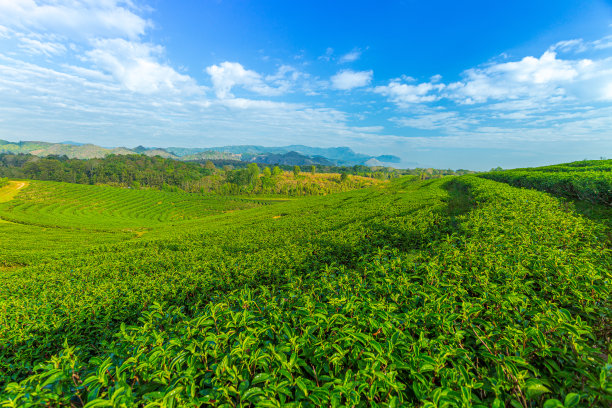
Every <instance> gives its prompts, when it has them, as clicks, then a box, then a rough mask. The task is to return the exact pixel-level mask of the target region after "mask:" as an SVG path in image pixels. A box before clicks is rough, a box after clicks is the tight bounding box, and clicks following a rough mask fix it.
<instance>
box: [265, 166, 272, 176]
mask: <svg viewBox="0 0 612 408" xmlns="http://www.w3.org/2000/svg"><path fill="white" fill-rule="evenodd" d="M263 175H264V176H265V177H272V170H270V168H269V167H266V168H264V169H263Z"/></svg>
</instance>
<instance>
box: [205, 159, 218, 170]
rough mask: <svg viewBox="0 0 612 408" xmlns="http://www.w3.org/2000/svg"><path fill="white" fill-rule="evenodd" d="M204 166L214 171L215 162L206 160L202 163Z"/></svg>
mask: <svg viewBox="0 0 612 408" xmlns="http://www.w3.org/2000/svg"><path fill="white" fill-rule="evenodd" d="M204 168H205V169H206V170H210V171H215V169H216V167H215V163H213V162H211V161H210V160H206V163H204Z"/></svg>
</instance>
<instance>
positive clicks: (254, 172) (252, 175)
mask: <svg viewBox="0 0 612 408" xmlns="http://www.w3.org/2000/svg"><path fill="white" fill-rule="evenodd" d="M247 171H248V174H249V184H251V185H253V184H255V183H256V182H257V179H258V178H259V173H260V172H261V171H260V170H259V166H258V165H257V163H250V164H249V165H248V166H247Z"/></svg>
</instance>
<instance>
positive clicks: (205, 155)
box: [179, 150, 242, 161]
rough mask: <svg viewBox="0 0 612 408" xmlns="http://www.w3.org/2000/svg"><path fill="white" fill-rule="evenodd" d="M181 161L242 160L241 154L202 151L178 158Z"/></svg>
mask: <svg viewBox="0 0 612 408" xmlns="http://www.w3.org/2000/svg"><path fill="white" fill-rule="evenodd" d="M179 160H183V161H204V160H242V155H241V154H234V153H226V152H217V151H215V150H204V151H201V152H198V153H192V154H187V155H185V156H181V157H179Z"/></svg>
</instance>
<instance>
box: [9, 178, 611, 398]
mask: <svg viewBox="0 0 612 408" xmlns="http://www.w3.org/2000/svg"><path fill="white" fill-rule="evenodd" d="M78 187H81V186H78ZM49 191H50V194H53V189H51V190H49ZM24 192H27V189H26V190H25V191H24ZM27 197H28V196H27V195H25V194H20V195H19V196H17V198H18V199H21V200H23V201H24V204H23V205H26V203H25V201H28V200H29V198H27ZM54 200H56V201H57V200H59V198H54ZM62 200H63V199H62ZM33 204H34V203H33ZM49 207H51V208H55V209H51V210H49V211H60V210H58V209H59V208H61V206H58V207H53V206H52V205H50V206H49ZM33 228H34V227H33ZM38 234H39V235H38V239H39V241H40V242H41V243H44V242H45V240H46V239H48V236H47V235H46V233H45V232H44V231H38ZM608 234H609V231H608V230H607V229H606V228H605V226H604V225H602V224H598V223H596V222H592V221H591V220H589V219H588V218H585V217H584V216H582V215H581V214H579V213H577V212H575V211H574V210H573V209H572V208H571V207H568V206H567V205H566V203H564V202H563V201H560V200H558V199H557V198H554V197H551V196H549V195H547V194H545V193H541V192H537V191H530V190H521V189H516V188H514V187H510V186H507V185H505V184H501V183H497V182H494V181H490V180H484V179H481V178H477V177H473V176H464V177H460V178H454V179H441V180H430V181H424V182H412V181H410V180H408V179H398V180H395V181H393V182H392V183H391V184H390V185H381V186H377V187H373V188H370V189H363V190H357V191H351V192H346V193H341V194H333V195H329V196H325V197H307V198H301V199H299V200H292V201H287V202H280V203H277V204H275V205H271V206H260V207H254V208H250V209H244V210H241V211H237V212H225V213H223V212H222V213H217V214H213V215H207V216H206V217H204V218H194V219H191V220H185V221H183V222H182V224H180V228H175V227H173V226H172V222H169V223H163V222H160V224H159V225H158V226H157V227H155V228H154V229H153V230H152V231H151V233H150V235H145V236H143V237H141V238H136V237H135V238H132V239H130V240H129V241H124V242H123V243H115V244H104V245H100V246H89V247H84V248H83V249H81V250H79V251H76V252H73V253H70V256H65V257H63V258H60V259H49V258H47V259H44V260H42V261H41V262H40V263H38V264H37V263H36V262H35V261H31V262H30V263H29V264H28V266H26V267H23V268H20V269H18V270H7V271H5V272H4V273H2V274H0V322H1V323H2V324H0V346H1V347H0V373H2V374H0V382H2V383H4V385H5V388H4V391H3V392H2V397H1V398H0V400H3V401H4V402H5V404H13V405H16V406H26V405H27V404H33V405H44V404H51V405H58V404H65V405H70V404H71V403H72V404H77V405H79V404H80V405H84V404H85V403H87V402H91V403H93V401H97V403H100V404H102V401H106V403H108V404H110V405H115V406H119V405H125V406H137V405H142V404H146V403H154V404H161V405H166V406H170V405H172V404H173V405H176V406H203V405H204V406H207V405H210V406H219V405H222V404H229V405H246V406H248V405H249V404H252V405H255V404H259V405H262V404H263V405H266V404H268V405H274V406H278V405H284V404H288V403H295V404H302V405H303V406H339V405H350V406H370V405H377V406H435V404H437V405H438V406H440V405H444V404H447V405H448V406H461V405H472V406H504V405H511V404H512V405H517V406H525V407H527V406H537V405H541V404H543V402H544V401H545V400H547V399H552V398H556V399H560V400H566V401H570V402H571V401H574V402H575V401H579V402H580V404H585V405H591V406H606V405H608V403H609V402H610V394H609V392H610V389H611V383H610V378H612V375H611V374H612V373H611V372H610V370H611V369H612V368H611V367H610V366H608V365H606V361H605V354H606V353H609V351H610V350H609V336H610V333H609V327H610V318H611V310H612V309H611V307H610V286H609V282H610V279H611V278H612V276H611V274H610V271H611V270H612V261H611V260H612V256H610V255H612V254H611V253H610V249H609V248H610V243H609V236H608ZM75 244H76V242H75ZM75 347H77V348H75ZM52 355H55V357H52V359H51V360H49V358H50V356H52ZM92 357H93V358H92ZM45 360H46V361H48V362H47V363H45V364H42V365H37V364H39V363H41V362H44V361H45ZM35 367H36V368H35ZM576 403H577V402H576ZM428 404H429V405H428ZM550 404H553V402H549V405H550Z"/></svg>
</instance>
